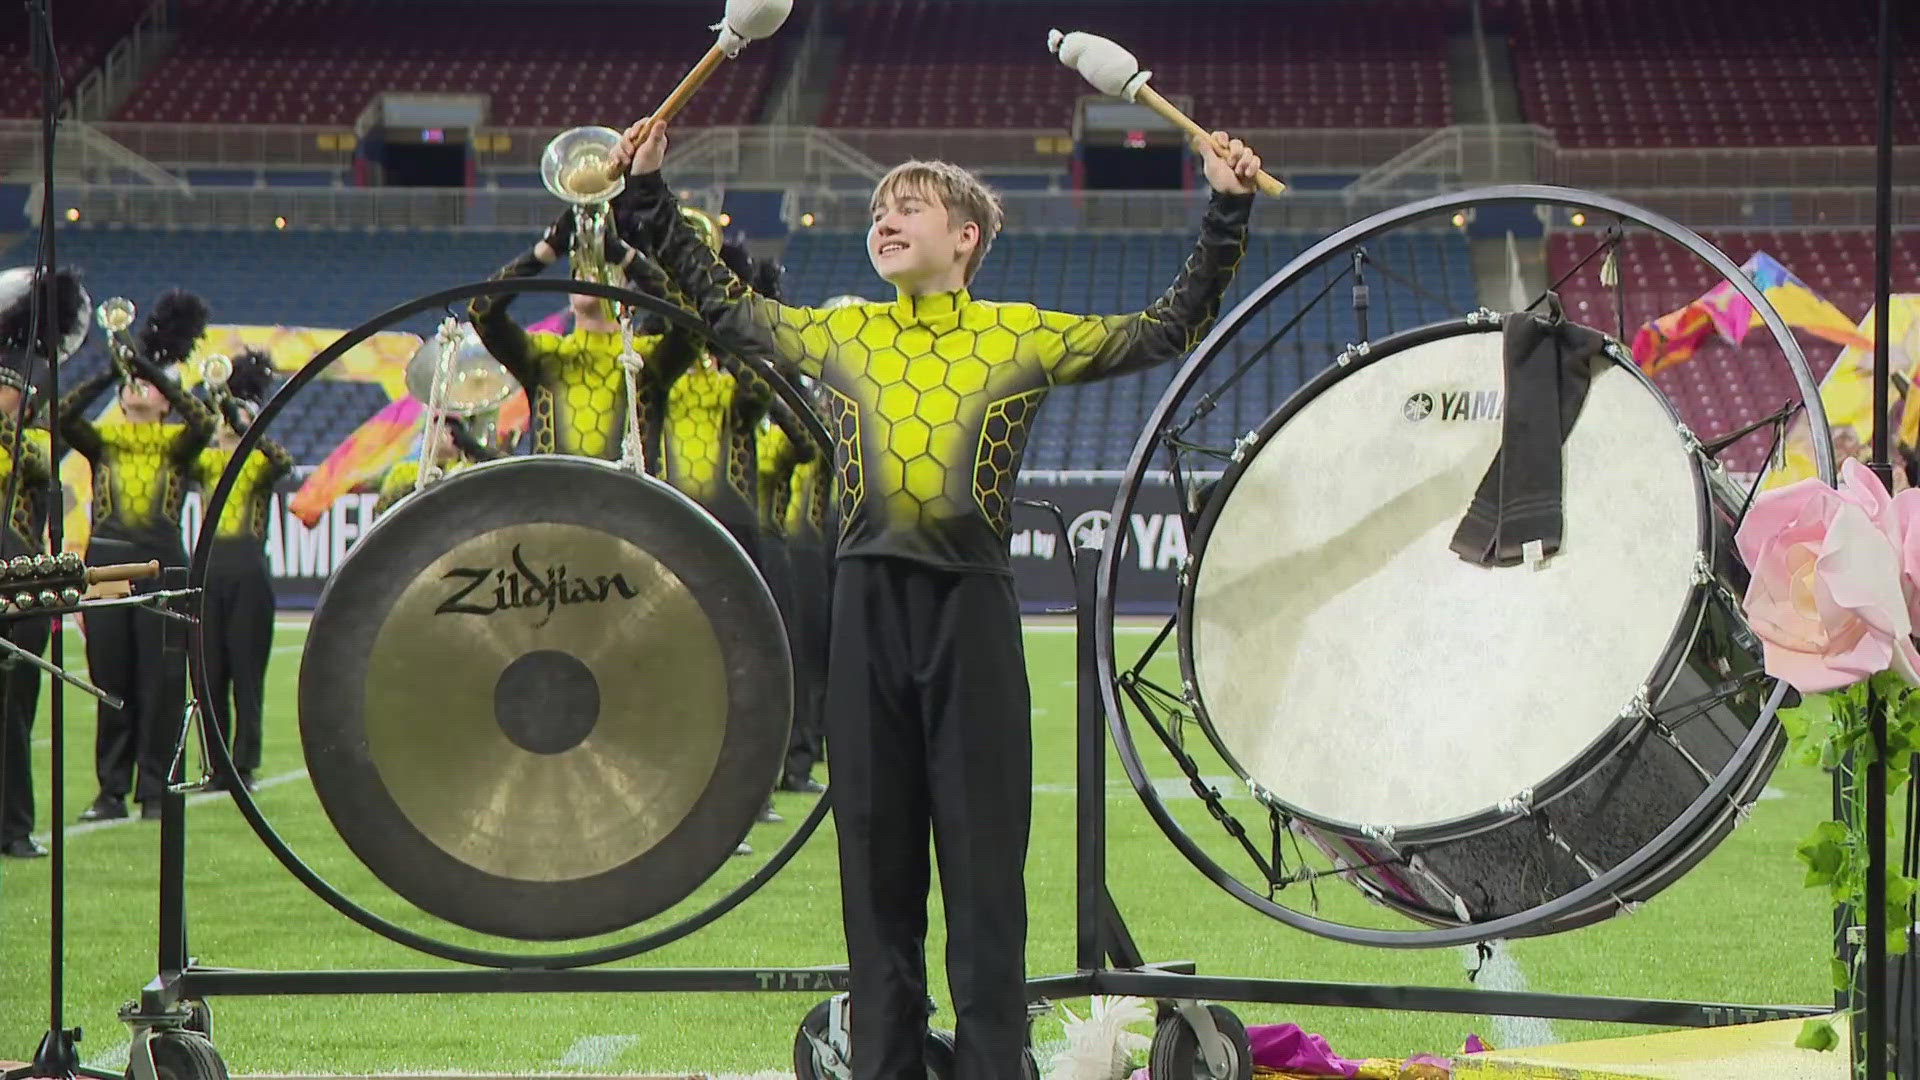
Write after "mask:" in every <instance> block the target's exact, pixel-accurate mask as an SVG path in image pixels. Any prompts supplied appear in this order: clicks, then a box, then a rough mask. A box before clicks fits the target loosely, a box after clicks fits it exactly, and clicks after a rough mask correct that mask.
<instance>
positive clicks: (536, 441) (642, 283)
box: [467, 207, 695, 472]
mask: <svg viewBox="0 0 1920 1080" xmlns="http://www.w3.org/2000/svg"><path fill="white" fill-rule="evenodd" d="M573 240H574V211H573V209H572V208H571V207H569V208H568V209H567V211H566V212H565V213H563V214H561V215H560V217H559V218H558V219H557V220H555V221H554V223H553V224H552V225H551V226H549V227H548V228H547V231H546V233H545V235H543V236H542V237H541V238H540V240H539V241H538V242H537V243H535V244H534V245H533V247H531V248H529V249H528V250H527V251H526V252H524V253H523V254H521V255H520V256H519V257H518V258H516V259H514V260H513V261H512V262H510V263H508V264H507V265H505V266H503V267H501V268H500V269H499V271H497V272H496V273H495V274H494V275H493V278H492V279H491V280H494V281H504V280H507V279H509V278H518V277H532V276H534V275H536V274H538V273H540V271H541V270H543V269H545V268H546V267H547V266H549V265H551V264H552V263H553V262H554V261H555V260H557V259H559V258H560V257H561V256H563V255H566V254H568V253H569V252H570V251H571V249H572V246H573ZM603 255H604V257H605V260H606V263H607V265H609V266H614V267H618V268H619V269H620V270H621V271H622V272H624V273H625V274H627V275H628V278H629V280H630V281H631V282H632V285H633V288H634V290H635V291H637V292H642V293H653V294H655V295H663V294H664V292H665V288H666V286H665V281H666V279H665V276H664V275H663V274H661V273H660V271H659V270H658V269H657V268H655V267H653V266H652V265H651V264H650V263H649V262H648V261H647V260H646V259H645V258H643V257H641V256H640V255H639V253H638V252H636V251H635V250H634V249H633V248H631V247H628V246H627V245H626V244H625V243H624V242H622V241H621V239H620V237H619V235H618V233H617V232H616V231H615V230H613V229H608V230H607V237H606V250H605V251H604V253H603ZM513 296H514V294H512V293H507V294H504V295H501V296H476V297H474V298H473V300H472V301H471V302H469V303H468V305H467V312H468V315H469V317H470V318H471V319H472V320H473V328H474V330H475V331H476V332H477V333H478V334H479V335H480V341H481V343H482V344H484V345H485V346H486V347H487V351H488V352H489V353H492V354H493V357H494V359H496V360H498V361H500V363H501V365H502V366H503V367H505V368H506V369H507V371H508V372H509V373H511V374H512V375H513V377H514V378H515V379H517V380H518V381H519V382H520V385H521V386H522V387H524V388H525V389H526V391H527V405H528V413H529V414H530V416H531V423H532V427H533V452H534V453H536V454H577V455H580V456H582V457H597V458H601V459H604V460H608V461H613V460H617V459H618V458H619V457H620V453H621V446H622V440H623V439H624V438H625V436H626V432H627V410H629V409H632V408H635V407H636V404H635V403H634V402H629V401H628V400H627V382H626V374H625V372H624V371H623V370H622V368H621V363H620V354H621V351H622V348H623V334H622V331H621V328H620V324H619V322H618V321H616V320H615V319H614V318H613V317H612V316H611V315H610V314H609V312H608V306H609V302H608V301H606V300H603V299H601V298H600V297H597V296H588V295H583V294H574V295H572V296H570V297H568V301H569V306H570V308H571V309H572V312H573V330H572V331H571V332H569V333H566V334H554V333H548V332H536V333H531V334H530V333H528V332H527V331H525V330H524V329H522V328H521V327H520V326H519V324H517V323H515V322H514V321H513V319H512V318H510V317H509V316H508V315H507V305H508V304H509V303H511V302H512V300H513ZM633 351H634V352H635V353H636V354H638V355H639V356H640V357H641V361H642V363H641V367H640V370H639V371H637V372H636V373H635V380H636V381H635V387H636V390H637V391H638V396H639V397H640V398H641V401H642V402H643V403H644V402H645V401H647V400H649V399H650V398H651V397H653V396H654V394H655V392H656V390H657V388H659V387H664V386H665V385H667V384H668V383H669V382H671V380H672V376H673V375H674V374H676V373H677V372H680V371H684V370H685V369H686V368H687V366H688V365H690V364H692V363H693V359H694V351H695V349H694V342H693V340H692V336H691V335H689V334H688V333H687V332H686V331H684V330H680V329H678V328H668V329H666V331H665V332H664V333H661V334H643V335H636V336H635V337H634V339H633ZM639 412H640V417H639V419H640V431H641V444H642V454H643V459H644V461H645V462H646V467H647V471H649V472H656V471H657V469H658V466H657V462H658V460H659V449H658V445H657V439H656V436H655V434H654V427H655V422H656V420H657V416H656V413H657V410H651V409H648V408H645V407H643V406H642V407H640V409H639Z"/></svg>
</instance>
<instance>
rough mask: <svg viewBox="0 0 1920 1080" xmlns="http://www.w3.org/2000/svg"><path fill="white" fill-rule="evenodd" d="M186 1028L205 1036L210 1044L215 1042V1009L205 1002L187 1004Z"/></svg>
mask: <svg viewBox="0 0 1920 1080" xmlns="http://www.w3.org/2000/svg"><path fill="white" fill-rule="evenodd" d="M186 1028H187V1030H188V1031H196V1032H199V1033H200V1034H202V1035H205V1036H206V1037H207V1041H209V1042H211V1041H213V1009H212V1008H210V1007H209V1006H208V1005H207V1003H206V1002H204V1001H189V1002H187V1023H186Z"/></svg>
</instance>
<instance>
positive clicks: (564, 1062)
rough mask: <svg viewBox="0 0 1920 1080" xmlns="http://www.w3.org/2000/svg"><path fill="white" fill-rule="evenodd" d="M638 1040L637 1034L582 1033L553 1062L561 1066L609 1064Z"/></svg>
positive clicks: (577, 1066) (576, 1066) (574, 1066)
mask: <svg viewBox="0 0 1920 1080" xmlns="http://www.w3.org/2000/svg"><path fill="white" fill-rule="evenodd" d="M639 1041H640V1036H638V1035H583V1036H581V1037H580V1038H578V1039H575V1040H574V1043H573V1045H572V1046H571V1047H568V1048H567V1052H566V1053H565V1054H562V1055H561V1057H560V1060H559V1061H557V1062H554V1064H556V1065H558V1066H560V1067H561V1068H567V1067H573V1068H579V1067H580V1066H583V1065H585V1066H607V1065H611V1064H613V1063H614V1062H615V1061H617V1060H619V1058H620V1055H621V1054H624V1053H626V1051H627V1047H629V1046H632V1045H633V1044H635V1043H637V1042H639Z"/></svg>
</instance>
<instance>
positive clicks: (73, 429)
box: [60, 368, 214, 553]
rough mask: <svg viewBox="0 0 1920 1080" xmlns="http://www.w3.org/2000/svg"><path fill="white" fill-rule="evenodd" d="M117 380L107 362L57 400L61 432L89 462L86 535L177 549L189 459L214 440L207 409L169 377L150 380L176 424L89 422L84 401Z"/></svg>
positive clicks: (189, 472)
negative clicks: (90, 526) (89, 529)
mask: <svg viewBox="0 0 1920 1080" xmlns="http://www.w3.org/2000/svg"><path fill="white" fill-rule="evenodd" d="M117 381H118V376H117V375H115V373H114V372H113V370H112V369H111V368H109V369H108V370H107V371H106V372H104V373H102V374H100V375H97V376H95V377H94V378H92V379H89V380H88V381H87V382H85V383H82V384H81V385H80V386H79V387H77V388H75V389H74V391H73V392H72V393H70V394H68V395H67V396H66V398H65V399H64V400H62V401H61V403H60V435H61V438H63V439H65V440H66V441H67V443H68V445H70V446H72V447H73V448H74V449H75V450H76V451H78V452H79V453H80V454H81V456H83V457H85V458H86V459H87V460H88V461H89V462H91V463H92V465H93V535H94V536H95V537H98V538H100V539H103V540H124V541H129V542H132V543H136V544H140V545H142V546H144V547H145V548H147V549H148V550H152V551H156V552H168V553H171V552H177V551H179V550H180V548H181V546H182V545H181V542H180V507H181V504H182V503H184V502H185V501H186V497H187V483H188V481H189V480H190V479H191V477H192V473H193V466H194V459H195V458H196V457H197V456H198V455H199V453H200V450H201V449H202V448H203V447H205V446H206V445H207V443H208V442H210V441H212V439H213V430H214V420H213V414H212V413H210V412H208V411H207V409H206V406H204V405H202V404H200V402H199V400H198V399H196V398H195V397H194V396H193V395H191V394H189V393H187V392H186V391H184V390H182V389H180V387H179V385H178V384H177V383H175V382H174V381H173V380H171V379H167V378H160V379H159V380H158V381H157V382H156V383H155V384H154V385H155V386H157V387H158V388H159V390H160V392H161V393H162V394H163V395H165V396H166V399H167V402H168V404H170V405H172V406H173V412H174V415H176V416H178V417H179V418H180V420H181V421H182V422H181V423H177V424H175V423H157V424H132V423H128V422H127V421H125V420H113V421H108V422H104V423H99V424H96V423H94V422H93V421H91V420H88V419H87V418H86V409H87V406H89V405H91V404H92V403H93V400H94V399H95V398H97V397H99V396H100V395H101V394H102V393H103V392H105V391H106V389H107V388H108V387H110V386H112V385H114V384H115V383H116V382H117Z"/></svg>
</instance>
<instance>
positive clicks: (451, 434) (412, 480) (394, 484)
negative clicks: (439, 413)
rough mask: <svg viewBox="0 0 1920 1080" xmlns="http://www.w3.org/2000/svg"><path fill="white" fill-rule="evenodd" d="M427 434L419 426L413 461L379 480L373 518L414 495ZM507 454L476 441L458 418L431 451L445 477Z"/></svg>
mask: <svg viewBox="0 0 1920 1080" xmlns="http://www.w3.org/2000/svg"><path fill="white" fill-rule="evenodd" d="M426 438H427V433H426V430H425V426H424V425H422V430H421V432H420V440H419V441H420V444H421V448H420V449H419V451H418V452H417V453H416V455H415V456H414V457H411V458H408V459H407V460H405V461H401V462H398V463H396V464H395V465H394V466H393V467H392V468H390V469H388V470H387V473H386V475H385V476H383V477H381V478H380V495H379V497H378V498H376V499H375V500H374V503H373V513H374V517H376V518H378V517H379V516H380V515H382V514H384V513H386V512H387V511H388V510H390V509H392V508H393V505H394V504H395V503H397V502H399V501H400V500H401V499H404V498H406V497H407V496H408V495H411V494H413V489H414V485H415V484H416V483H417V482H418V481H419V479H420V460H421V458H422V457H424V456H425V450H424V447H425V443H426ZM505 456H506V453H505V452H504V451H502V450H500V449H498V448H496V447H493V446H490V445H488V444H486V443H483V442H481V441H480V440H479V439H477V438H475V437H474V436H473V434H472V433H471V432H469V431H468V430H467V426H466V424H464V423H462V422H461V420H460V419H459V418H458V417H453V416H449V417H447V418H446V422H445V424H444V425H443V426H442V427H441V429H440V441H439V443H438V444H437V445H436V446H435V447H434V454H433V460H434V464H436V465H439V466H440V467H441V468H442V469H444V470H446V471H447V472H448V473H456V472H459V471H460V470H461V469H464V468H466V467H467V466H469V465H473V464H475V463H477V462H482V461H493V460H495V459H496V458H501V457H505Z"/></svg>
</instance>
